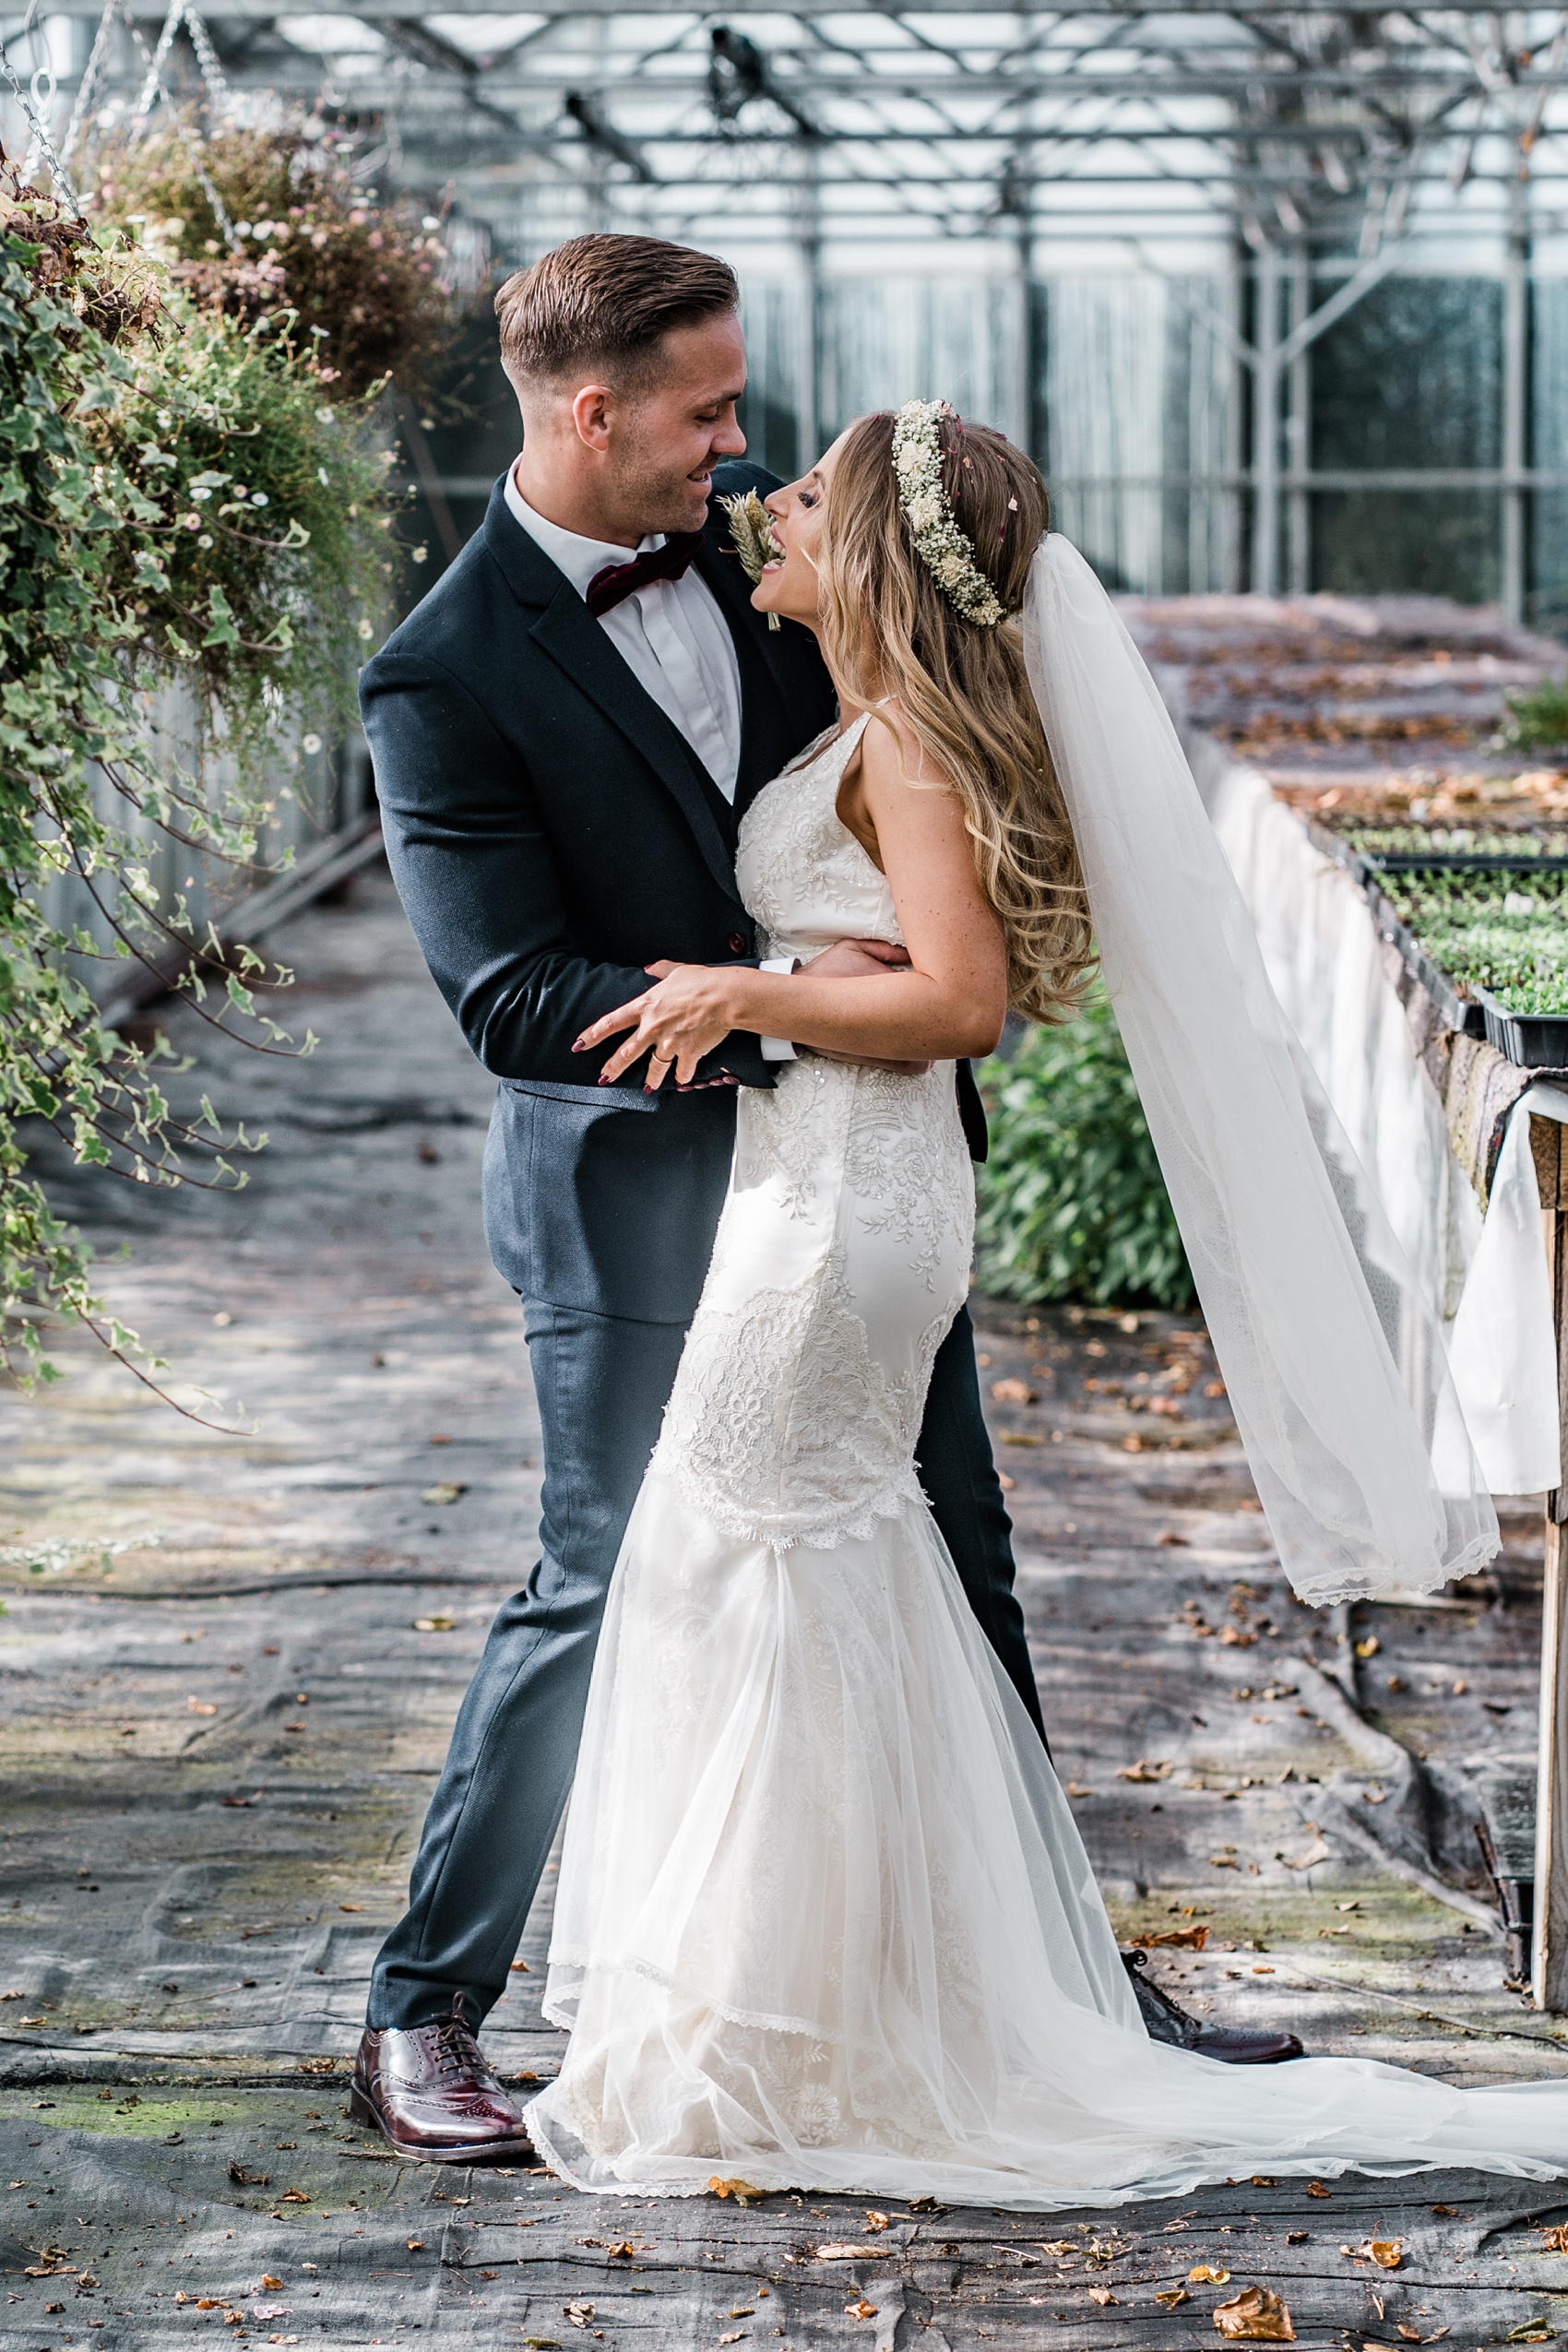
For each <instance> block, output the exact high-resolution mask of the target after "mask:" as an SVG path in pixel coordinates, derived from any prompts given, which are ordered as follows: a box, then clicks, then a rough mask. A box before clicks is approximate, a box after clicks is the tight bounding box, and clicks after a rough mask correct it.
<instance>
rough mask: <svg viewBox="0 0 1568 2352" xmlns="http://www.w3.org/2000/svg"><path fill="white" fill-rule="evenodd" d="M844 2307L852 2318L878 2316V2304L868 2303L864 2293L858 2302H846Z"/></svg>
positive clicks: (870, 2318)
mask: <svg viewBox="0 0 1568 2352" xmlns="http://www.w3.org/2000/svg"><path fill="white" fill-rule="evenodd" d="M844 2309H845V2310H846V2311H847V2312H848V2313H849V2317H850V2319H852V2320H874V2319H875V2317H876V2305H875V2304H874V2303H868V2302H867V2301H866V2299H865V2297H864V2296H863V2295H862V2296H861V2299H860V2301H859V2302H858V2303H846V2304H845V2306H844Z"/></svg>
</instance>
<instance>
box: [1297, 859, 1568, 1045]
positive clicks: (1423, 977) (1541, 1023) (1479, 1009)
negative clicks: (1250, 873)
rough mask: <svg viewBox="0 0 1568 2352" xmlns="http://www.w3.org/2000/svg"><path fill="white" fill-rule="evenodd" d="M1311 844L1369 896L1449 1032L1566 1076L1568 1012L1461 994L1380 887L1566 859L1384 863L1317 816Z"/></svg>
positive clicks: (1567, 865) (1555, 867) (1547, 869)
mask: <svg viewBox="0 0 1568 2352" xmlns="http://www.w3.org/2000/svg"><path fill="white" fill-rule="evenodd" d="M1307 831H1308V833H1309V834H1310V836H1311V837H1312V840H1313V845H1314V846H1315V847H1316V848H1317V849H1321V850H1322V851H1323V852H1324V856H1326V857H1330V858H1332V859H1333V860H1334V861H1335V863H1336V865H1341V866H1343V867H1344V868H1345V870H1346V872H1347V873H1348V874H1349V875H1350V877H1351V879H1352V880H1353V881H1354V882H1356V883H1357V884H1358V885H1360V888H1361V889H1362V890H1363V891H1364V892H1365V893H1366V897H1367V901H1368V904H1369V905H1370V906H1371V908H1372V920H1373V921H1374V922H1375V923H1376V924H1377V928H1378V936H1379V937H1380V938H1382V939H1385V940H1387V942H1388V943H1389V944H1390V946H1392V947H1395V948H1396V949H1397V950H1398V952H1399V955H1400V956H1401V958H1402V959H1403V961H1404V964H1405V968H1406V969H1407V970H1408V971H1410V972H1413V973H1414V975H1415V977H1416V979H1417V980H1420V984H1421V986H1422V987H1423V988H1424V989H1425V991H1426V992H1427V994H1428V995H1429V996H1430V997H1431V1000H1432V1003H1433V1004H1435V1005H1436V1006H1437V1009H1438V1011H1439V1012H1440V1013H1441V1014H1442V1015H1443V1019H1444V1020H1445V1021H1446V1022H1447V1023H1448V1025H1449V1027H1450V1028H1453V1029H1456V1030H1457V1031H1458V1032H1459V1034H1460V1036H1461V1037H1484V1038H1485V1039H1486V1041H1487V1043H1488V1044H1489V1045H1490V1046H1491V1047H1493V1048H1494V1049H1495V1050H1496V1051H1497V1052H1499V1053H1501V1054H1502V1055H1503V1058H1504V1060H1505V1061H1509V1062H1512V1063H1515V1064H1516V1065H1517V1067H1518V1068H1520V1069H1522V1070H1559V1071H1561V1070H1568V1013H1511V1012H1510V1011H1509V1010H1508V1008H1507V1006H1506V1005H1504V1004H1499V1003H1498V1002H1497V1000H1496V998H1495V997H1493V996H1489V995H1488V994H1487V992H1485V990H1484V989H1483V990H1482V991H1480V992H1479V994H1478V995H1477V996H1474V997H1469V996H1461V995H1460V993H1459V992H1458V990H1457V989H1456V988H1455V985H1454V983H1453V981H1452V980H1450V979H1449V977H1448V975H1447V973H1446V972H1444V971H1443V970H1442V968H1440V967H1439V966H1438V965H1436V964H1434V963H1433V962H1432V960H1431V956H1429V955H1428V954H1427V952H1426V950H1425V949H1424V948H1423V947H1422V946H1421V945H1420V942H1419V941H1418V940H1417V938H1416V936H1415V934H1414V932H1410V931H1408V930H1407V929H1406V927H1405V925H1404V923H1403V922H1401V921H1400V920H1399V917H1398V916H1397V915H1396V913H1395V911H1394V909H1393V907H1392V906H1391V905H1390V904H1389V902H1388V900H1387V899H1386V898H1385V897H1384V895H1383V892H1382V891H1381V890H1380V889H1379V888H1378V877H1379V875H1380V874H1384V873H1422V872H1425V871H1430V870H1435V869H1439V868H1444V869H1447V870H1448V871H1449V872H1455V871H1457V872H1461V873H1462V872H1464V871H1466V870H1469V871H1470V872H1472V873H1486V872H1488V871H1489V870H1490V871H1491V872H1493V873H1516V872H1519V871H1520V870H1524V871H1526V872H1529V873H1562V872H1564V871H1568V858H1483V857H1467V856H1465V855H1462V854H1456V855H1454V856H1451V857H1439V856H1435V855H1434V856H1431V857H1421V856H1418V855H1415V854H1410V855H1405V854H1403V853H1401V854H1400V855H1398V856H1394V855H1390V856H1387V857H1383V856H1379V855H1377V854H1375V853H1374V852H1372V851H1369V850H1366V849H1352V848H1351V846H1350V844H1349V843H1348V841H1345V840H1342V839H1341V838H1340V837H1339V836H1338V835H1336V834H1334V833H1331V832H1330V831H1329V829H1328V827H1327V826H1325V825H1319V824H1318V823H1317V822H1316V820H1315V819H1314V818H1311V817H1309V818H1308V820H1307Z"/></svg>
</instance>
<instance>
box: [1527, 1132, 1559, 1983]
mask: <svg viewBox="0 0 1568 2352" xmlns="http://www.w3.org/2000/svg"><path fill="white" fill-rule="evenodd" d="M1530 1151H1531V1155H1532V1157H1533V1158H1534V1160H1535V1163H1536V1182H1537V1184H1538V1187H1539V1191H1540V1204H1541V1222H1542V1225H1543V1227H1544V1228H1545V1237H1546V1262H1547V1278H1548V1280H1549V1281H1550V1285H1551V1310H1552V1324H1553V1328H1554V1330H1555V1332H1556V1335H1557V1394H1558V1410H1559V1414H1560V1416H1561V1415H1562V1412H1563V1410H1564V1408H1568V1128H1564V1127H1563V1126H1562V1124H1561V1123H1559V1122H1558V1121H1557V1120H1555V1119H1531V1121H1530ZM1565 1435H1568V1433H1565ZM1564 1468H1565V1470H1568V1458H1565V1462H1564ZM1565 1523H1568V1478H1565V1479H1564V1483H1563V1484H1562V1486H1560V1487H1559V1488H1558V1489H1557V1491H1556V1492H1555V1493H1554V1494H1549V1495H1548V1496H1547V1499H1546V1586H1545V1592H1544V1594H1543V1597H1542V1610H1541V1656H1540V1749H1539V1754H1538V1762H1537V1782H1536V1886H1535V1933H1534V1944H1533V1950H1532V1953H1531V1963H1530V1986H1531V1990H1532V1992H1533V1993H1534V1996H1535V2002H1536V2006H1537V2008H1538V2009H1550V2010H1552V2011H1555V2012H1556V2013H1558V2014H1559V2015H1562V2013H1564V2012H1568V1524H1565Z"/></svg>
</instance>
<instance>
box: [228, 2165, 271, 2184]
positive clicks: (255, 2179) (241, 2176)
mask: <svg viewBox="0 0 1568 2352" xmlns="http://www.w3.org/2000/svg"><path fill="white" fill-rule="evenodd" d="M229 2178H230V2180H235V2181H238V2183H239V2185H240V2187H241V2188H242V2189H266V2188H267V2187H269V2186H270V2184H271V2180H272V2175H271V2174H270V2173H269V2172H252V2171H250V2170H248V2168H246V2167H245V2166H244V2165H243V2164H239V2163H234V2164H232V2165H231V2166H230V2167H229Z"/></svg>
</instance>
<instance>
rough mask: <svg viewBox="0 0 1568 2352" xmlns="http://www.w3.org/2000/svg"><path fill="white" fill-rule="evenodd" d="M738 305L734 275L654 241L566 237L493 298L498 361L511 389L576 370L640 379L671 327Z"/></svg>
mask: <svg viewBox="0 0 1568 2352" xmlns="http://www.w3.org/2000/svg"><path fill="white" fill-rule="evenodd" d="M740 301H741V290H740V287H739V286H738V285H737V283H736V281H735V273H734V271H733V270H732V269H731V267H730V265H729V263H728V262H727V261H719V260H718V259H717V258H716V257H715V256H714V255H712V254H707V253H694V252H693V251H692V249H691V247H690V246H689V245H673V244H667V243H666V242H665V240H664V239H663V238H662V237H621V236H608V235H603V236H589V237H570V238H568V239H567V241H566V243H565V244H564V245H557V246H556V247H555V248H554V250H553V252H552V253H547V254H545V255H542V256H541V257H540V259H539V260H538V261H536V262H535V263H534V265H533V267H532V268H531V269H519V270H517V272H516V274H515V275H514V276H512V277H510V278H508V279H507V280H506V282H505V285H504V286H503V287H502V289H501V291H500V292H499V293H498V294H497V295H496V297H495V313H496V316H497V317H498V318H499V319H500V321H501V358H502V362H503V364H504V366H505V370H506V373H507V374H508V375H509V376H510V377H511V378H512V381H513V382H514V383H515V384H517V385H519V386H520V385H523V384H528V383H554V382H558V381H559V379H560V378H561V377H562V376H564V375H565V374H569V373H570V372H571V371H572V370H574V369H576V368H584V367H586V368H590V369H597V368H603V369H604V370H605V371H606V372H609V371H614V372H615V373H616V374H618V375H620V376H622V377H623V378H624V377H628V376H633V377H635V376H640V375H643V374H646V373H647V369H648V363H649V362H651V361H652V359H653V358H654V356H655V354H656V352H657V350H658V348H659V340H660V339H661V338H662V337H663V336H665V335H667V334H669V333H670V331H671V328H673V327H692V326H695V324H696V323H697V321H698V320H699V319H704V318H713V317H717V316H719V315H722V314H724V313H726V312H731V311H734V310H737V309H738V308H739V307H740Z"/></svg>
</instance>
